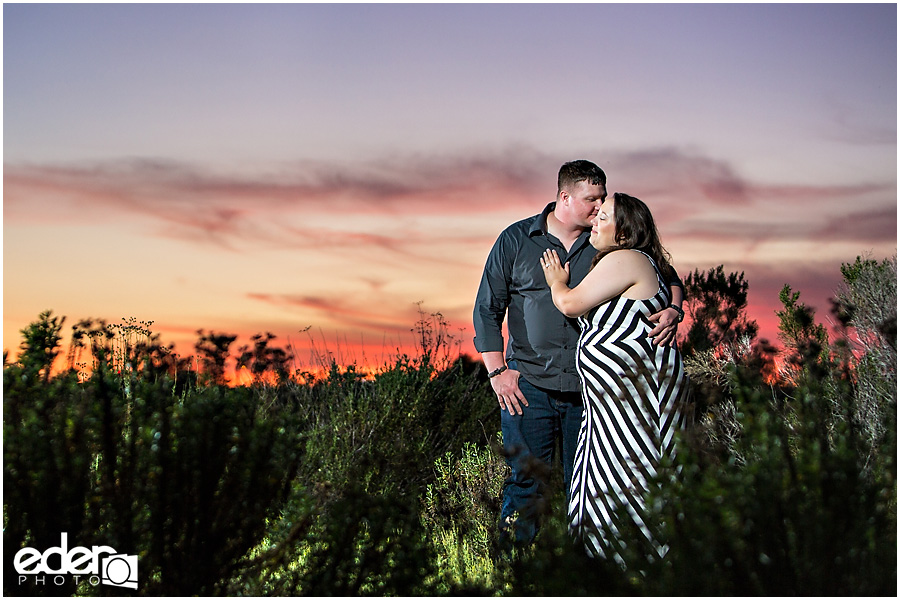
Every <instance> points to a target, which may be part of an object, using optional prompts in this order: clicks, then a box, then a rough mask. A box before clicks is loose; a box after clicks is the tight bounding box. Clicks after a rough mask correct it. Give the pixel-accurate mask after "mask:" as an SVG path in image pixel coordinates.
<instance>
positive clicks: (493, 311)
mask: <svg viewBox="0 0 900 600" xmlns="http://www.w3.org/2000/svg"><path fill="white" fill-rule="evenodd" d="M514 258H515V248H514V241H513V239H512V236H511V235H509V231H508V230H507V231H504V232H503V233H502V234H500V237H499V238H497V241H496V242H495V243H494V247H493V248H491V252H490V254H489V255H488V258H487V262H486V263H485V265H484V273H483V274H482V275H481V284H480V285H479V286H478V295H477V296H476V297H475V311H474V314H473V320H474V325H475V340H474V342H475V350H477V351H478V352H502V351H503V333H502V327H503V319H504V318H505V317H506V309H507V308H508V307H509V298H510V293H509V287H510V283H511V281H512V266H513V260H514Z"/></svg>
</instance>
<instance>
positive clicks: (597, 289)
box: [541, 250, 643, 317]
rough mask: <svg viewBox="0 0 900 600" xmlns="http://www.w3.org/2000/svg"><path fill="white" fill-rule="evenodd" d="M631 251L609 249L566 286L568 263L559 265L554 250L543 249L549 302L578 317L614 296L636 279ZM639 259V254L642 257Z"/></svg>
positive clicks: (566, 313) (568, 315)
mask: <svg viewBox="0 0 900 600" xmlns="http://www.w3.org/2000/svg"><path fill="white" fill-rule="evenodd" d="M631 254H633V253H631V252H620V251H617V252H611V253H609V254H607V255H606V256H604V257H603V258H602V259H601V260H600V262H598V263H597V265H596V266H595V267H594V268H593V269H591V271H590V272H589V273H588V274H587V275H586V276H585V278H584V279H583V280H582V282H581V283H580V284H578V285H577V286H575V287H574V288H570V287H569V286H568V282H569V263H566V264H565V266H563V265H562V264H560V262H559V255H558V254H557V253H556V250H547V251H545V252H544V255H543V257H542V258H541V266H542V268H543V270H544V277H545V278H546V279H547V285H548V286H550V294H551V295H552V296H553V304H554V305H555V306H556V308H558V309H559V312H561V313H562V314H564V315H566V316H567V317H579V316H581V315H583V314H584V313H586V312H587V311H589V310H591V309H592V308H594V307H595V306H597V305H598V304H602V303H603V302H606V301H607V300H610V299H612V298H615V297H616V296H618V295H619V294H621V293H622V292H624V291H625V290H627V289H628V288H630V287H631V286H633V285H634V284H635V283H637V282H638V273H639V272H640V269H636V268H635V266H636V265H635V261H634V258H633V257H632V256H631ZM642 258H643V257H642Z"/></svg>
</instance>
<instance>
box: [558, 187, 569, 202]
mask: <svg viewBox="0 0 900 600" xmlns="http://www.w3.org/2000/svg"><path fill="white" fill-rule="evenodd" d="M570 197H571V196H569V192H567V191H566V190H560V191H559V193H558V194H556V201H557V202H562V203H563V204H568V203H569V198H570Z"/></svg>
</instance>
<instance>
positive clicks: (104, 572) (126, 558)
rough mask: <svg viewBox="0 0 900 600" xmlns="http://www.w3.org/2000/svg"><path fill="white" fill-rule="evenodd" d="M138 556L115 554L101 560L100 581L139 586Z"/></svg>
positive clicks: (110, 583) (133, 587) (122, 585)
mask: <svg viewBox="0 0 900 600" xmlns="http://www.w3.org/2000/svg"><path fill="white" fill-rule="evenodd" d="M137 562H138V557H137V556H135V555H130V554H113V555H110V556H107V557H105V558H103V559H102V560H101V567H100V583H104V584H106V585H114V586H118V587H127V588H131V589H134V590H136V589H137V587H138V584H137V578H138V569H137Z"/></svg>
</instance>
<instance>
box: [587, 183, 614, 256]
mask: <svg viewBox="0 0 900 600" xmlns="http://www.w3.org/2000/svg"><path fill="white" fill-rule="evenodd" d="M615 210H616V201H615V198H613V197H612V196H610V197H609V198H607V199H606V200H605V201H604V202H603V204H602V205H601V206H600V210H599V211H598V212H597V216H596V217H594V218H593V219H591V237H590V243H591V246H593V247H594V248H596V249H597V250H603V249H605V248H609V247H610V246H615V245H616V213H615Z"/></svg>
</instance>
